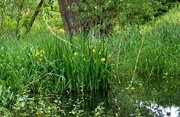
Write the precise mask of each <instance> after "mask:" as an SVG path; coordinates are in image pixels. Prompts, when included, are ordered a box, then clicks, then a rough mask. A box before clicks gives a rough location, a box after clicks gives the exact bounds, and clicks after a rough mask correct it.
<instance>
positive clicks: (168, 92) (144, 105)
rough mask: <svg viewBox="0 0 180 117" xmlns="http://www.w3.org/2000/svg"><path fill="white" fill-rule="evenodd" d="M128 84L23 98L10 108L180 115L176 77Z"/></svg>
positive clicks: (81, 115) (86, 114)
mask: <svg viewBox="0 0 180 117" xmlns="http://www.w3.org/2000/svg"><path fill="white" fill-rule="evenodd" d="M127 86H128V84H125V83H124V84H123V83H121V85H120V84H113V86H112V87H111V89H110V90H108V91H95V92H86V93H64V94H61V95H56V96H47V97H41V98H35V100H33V101H31V102H28V101H27V100H26V104H25V105H26V106H24V107H23V108H22V109H19V110H17V108H15V109H12V113H14V115H15V116H35V117H36V116H38V117H44V116H52V117H180V79H179V77H158V78H156V77H155V78H151V79H148V82H147V80H146V78H139V79H137V81H136V82H135V85H134V87H133V88H131V89H127V88H126V87H127ZM29 99H30V98H29ZM27 102H28V103H27ZM23 113H24V114H23ZM27 113H29V114H27Z"/></svg>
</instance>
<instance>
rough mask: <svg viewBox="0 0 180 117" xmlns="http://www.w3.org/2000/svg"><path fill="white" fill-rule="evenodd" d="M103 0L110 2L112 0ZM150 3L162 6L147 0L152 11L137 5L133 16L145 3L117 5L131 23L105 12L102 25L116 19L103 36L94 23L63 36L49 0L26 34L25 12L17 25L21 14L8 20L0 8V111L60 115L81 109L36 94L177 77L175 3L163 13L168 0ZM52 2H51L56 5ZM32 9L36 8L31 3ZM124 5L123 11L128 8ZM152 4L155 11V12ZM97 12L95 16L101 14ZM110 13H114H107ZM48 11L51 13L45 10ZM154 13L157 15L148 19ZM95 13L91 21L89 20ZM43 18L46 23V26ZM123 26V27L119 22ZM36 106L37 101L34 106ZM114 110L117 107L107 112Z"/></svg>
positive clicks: (130, 86)
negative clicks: (85, 29)
mask: <svg viewBox="0 0 180 117" xmlns="http://www.w3.org/2000/svg"><path fill="white" fill-rule="evenodd" d="M106 1H107V3H108V2H109V1H110V0H106ZM147 1H148V0H147ZM105 3H106V2H105ZM112 3H113V2H112ZM137 3H138V2H137ZM146 3H147V4H148V3H149V2H146ZM154 3H158V4H160V5H163V4H164V6H163V7H162V6H161V7H158V8H157V9H155V10H154V9H151V8H154V7H153V6H151V7H149V6H147V9H148V10H150V11H149V12H148V14H146V13H147V12H146V13H145V14H144V12H140V14H139V16H138V15H137V16H136V14H137V13H138V12H139V11H144V10H142V9H141V8H145V7H137V12H136V13H135V12H132V11H131V10H128V12H127V11H123V12H122V13H126V15H124V17H125V18H123V22H125V21H126V20H127V18H130V19H129V20H128V21H130V22H125V23H127V24H123V22H121V23H120V25H119V23H117V22H116V21H112V20H109V19H108V21H107V22H106V23H107V24H108V25H109V22H113V23H114V22H116V23H115V24H116V25H114V26H112V30H111V33H109V35H106V36H97V33H96V30H94V31H93V30H92V31H91V32H89V33H88V35H84V32H83V31H82V32H81V33H79V34H74V35H66V34H65V32H64V30H63V29H62V27H61V26H62V22H61V21H60V20H58V21H59V22H60V23H57V18H59V17H60V16H59V15H57V14H56V13H55V12H50V11H49V6H48V5H49V4H46V5H45V6H44V10H43V13H44V14H43V13H41V14H40V16H39V17H38V18H39V19H37V20H36V22H35V24H34V25H33V27H32V31H31V32H29V33H28V34H26V33H25V31H24V30H25V29H24V26H25V24H26V23H27V21H28V19H26V15H27V14H26V13H24V14H23V15H24V16H22V17H21V18H22V19H21V20H20V21H22V22H21V23H22V24H21V25H20V26H19V27H18V28H17V27H16V26H17V25H15V24H16V23H15V22H16V21H18V20H19V19H18V18H17V19H15V20H14V19H11V17H15V16H17V15H15V16H11V15H12V14H11V12H10V11H9V12H6V13H5V12H1V13H2V14H1V19H2V20H1V27H2V28H1V33H0V45H1V46H0V106H1V107H0V115H5V116H29V115H28V113H29V112H30V113H29V114H32V113H34V112H35V113H34V114H35V115H36V116H43V115H44V114H46V115H51V114H52V115H53V114H54V115H53V116H57V115H58V114H59V113H61V116H70V115H74V116H83V112H82V111H81V110H78V108H79V107H78V105H75V106H74V108H73V109H75V110H71V113H70V114H69V113H66V112H64V110H63V108H61V106H59V107H58V106H56V105H54V103H50V102H49V101H48V100H45V101H41V100H40V99H39V98H42V97H45V96H47V97H49V96H51V95H54V94H61V93H65V92H68V93H69V92H78V93H81V94H82V95H84V93H90V91H97V90H101V91H103V90H105V91H107V90H108V89H109V88H110V89H111V90H115V89H114V86H118V87H119V88H121V89H122V90H125V89H126V90H130V92H131V91H132V90H133V89H134V88H140V89H144V88H143V86H144V85H145V84H146V83H148V82H151V81H156V80H157V79H156V78H155V77H154V76H155V75H161V76H162V78H164V77H168V76H179V75H180V59H179V58H180V54H179V53H180V39H179V38H180V34H179V32H180V21H179V17H180V12H179V10H180V9H179V8H180V6H179V3H176V5H174V6H173V9H171V10H170V11H168V13H166V14H164V15H162V16H159V14H162V13H161V12H164V10H165V9H164V7H167V6H168V5H169V4H170V2H169V4H167V3H168V2H167V3H166V4H165V3H163V2H161V1H154ZM8 4H10V3H8ZM109 4H110V5H107V8H106V6H104V5H105V4H103V5H102V8H101V7H100V8H101V9H96V10H100V11H101V10H102V9H111V7H112V5H111V2H110V3H109ZM113 4H115V3H113ZM124 4H126V5H127V6H128V4H130V3H128V4H127V3H126V2H124ZM90 5H91V7H95V6H92V4H90ZM116 5H118V3H116ZM126 5H125V6H126ZM131 5H132V6H131ZM171 5H172V4H171ZM171 5H169V8H171V7H170V6H171ZM125 6H124V7H125ZM133 6H137V5H136V4H130V6H129V7H133ZM13 7H14V6H13ZM28 7H29V6H27V9H29V8H28ZM54 7H57V6H56V5H54ZM86 7H87V6H84V7H83V8H86ZM91 7H90V8H91ZM121 7H122V6H121ZM2 8H4V9H5V8H6V7H2ZM32 8H35V7H34V6H33V5H32ZM88 8H89V7H88ZM161 8H162V9H161ZM55 9H56V8H55ZM92 9H93V8H91V10H92ZM124 9H125V10H127V8H124ZM130 9H131V8H130ZM8 10H11V9H8ZM29 10H31V9H29ZM85 10H89V9H85ZM91 10H90V11H91ZM96 10H95V11H96ZM152 10H153V11H157V12H156V13H154V12H152ZM166 10H168V9H166ZM100 11H99V12H97V13H99V14H97V15H100V14H101V13H100ZM14 12H15V11H14ZM45 12H47V13H45ZM15 13H18V11H17V12H15ZM28 13H30V12H28ZM93 13H95V12H92V14H90V15H93V16H94V17H93V18H94V19H96V17H95V15H94V14H93ZM108 13H110V15H113V13H111V12H108ZM149 13H150V14H149ZM10 14H11V15H10ZM51 15H55V16H52V17H50V16H51ZM46 16H48V18H47V19H48V20H47V21H46V20H45V22H42V21H41V20H40V19H41V18H43V17H46ZM130 16H133V17H136V18H133V17H130ZM141 16H142V17H146V18H147V17H148V18H147V19H146V18H142V17H141ZM154 16H155V17H156V16H159V17H157V18H152V19H151V18H150V17H154ZM54 17H56V19H54ZM98 17H99V16H98ZM106 17H107V16H106ZM109 17H110V16H109ZM116 17H118V15H116ZM83 18H85V19H86V18H87V17H83ZM93 18H92V19H90V20H94V19H93ZM131 18H132V19H131ZM142 19H143V21H141V20H142ZM10 21H12V22H11V23H10ZM83 21H85V20H83ZM150 21H151V22H150ZM90 22H92V23H94V22H95V21H90ZM137 22H138V23H137ZM140 22H141V23H140ZM145 22H146V23H145ZM47 23H48V24H47ZM122 24H123V25H122ZM130 24H131V25H130ZM49 25H50V26H51V27H48V26H49ZM124 25H125V26H126V28H124V27H123V26H124ZM9 26H10V27H9ZM100 27H101V26H100ZM101 28H103V27H101ZM106 28H107V27H106ZM14 31H20V32H18V34H20V35H21V38H19V40H17V35H16V34H15V33H14ZM54 32H55V33H56V34H54ZM140 76H141V77H142V76H143V78H140ZM158 80H159V79H158ZM167 81H168V80H167ZM177 82H178V81H177ZM115 88H116V87H115ZM116 90H118V89H116ZM34 95H39V96H40V97H36V96H34ZM122 95H123V94H122ZM82 97H83V96H82ZM126 98H127V97H126ZM128 99H129V98H128ZM36 102H38V103H36ZM77 103H79V102H77ZM112 103H114V108H115V106H116V107H118V106H119V105H117V104H118V102H115V101H114V102H112ZM124 103H126V101H124ZM58 104H59V103H58ZM47 105H48V106H47ZM103 105H104V104H103V103H101V104H100V105H99V106H97V108H95V110H94V115H93V116H97V117H99V116H101V114H104V110H103ZM39 107H41V108H40V109H38V108H39ZM133 109H134V108H133V107H132V110H133ZM136 109H137V108H136ZM30 110H31V111H30ZM58 110H59V111H60V112H58ZM115 110H116V108H115V109H114V110H113V112H114V111H115ZM19 113H21V114H19ZM115 113H116V114H115V115H113V116H122V115H121V113H118V111H115ZM134 113H136V112H134ZM106 114H110V115H111V114H113V113H112V112H109V113H106ZM111 116H112V115H111Z"/></svg>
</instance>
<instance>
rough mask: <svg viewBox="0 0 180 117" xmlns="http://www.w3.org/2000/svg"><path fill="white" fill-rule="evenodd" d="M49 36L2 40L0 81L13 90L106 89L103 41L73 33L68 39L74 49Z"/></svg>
mask: <svg viewBox="0 0 180 117" xmlns="http://www.w3.org/2000/svg"><path fill="white" fill-rule="evenodd" d="M41 37H44V38H41ZM31 38H32V37H31ZM50 38H52V37H51V36H50V35H49V37H48V35H47V34H45V33H42V34H41V36H39V38H38V37H36V40H34V41H32V42H27V41H25V40H21V41H15V40H14V41H13V40H11V41H10V42H9V41H5V42H4V43H3V44H2V47H1V51H0V53H1V54H0V58H1V59H0V62H1V66H0V69H1V70H0V74H2V75H1V80H2V81H6V85H7V86H11V89H12V90H13V91H20V90H22V89H24V88H29V89H30V90H31V91H32V92H39V93H40V92H42V90H43V92H46V93H52V92H54V93H58V92H61V91H64V90H65V89H69V90H71V91H72V90H73V91H86V90H98V89H107V87H108V86H107V85H108V81H107V79H108V78H110V76H109V72H110V71H109V70H110V66H109V62H108V58H107V49H106V48H105V44H106V43H105V42H103V43H101V42H102V41H99V40H95V39H93V40H90V39H86V40H85V39H84V38H83V37H82V36H79V37H77V36H75V37H74V38H73V39H72V40H71V42H72V44H73V45H75V46H77V48H76V47H73V46H70V45H68V44H64V43H61V42H60V41H59V40H58V39H50ZM69 41H70V40H69ZM36 43H37V44H36Z"/></svg>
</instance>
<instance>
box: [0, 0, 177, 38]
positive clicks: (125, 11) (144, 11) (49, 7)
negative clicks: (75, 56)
mask: <svg viewBox="0 0 180 117" xmlns="http://www.w3.org/2000/svg"><path fill="white" fill-rule="evenodd" d="M175 1H176V0H153V1H152V0H128V1H127V0H116V1H114V0H103V1H102V0H58V2H57V1H55V0H35V1H34V0H25V1H22V0H19V1H13V0H2V1H1V2H0V6H1V7H0V13H1V14H0V19H1V21H0V27H1V28H0V33H1V34H4V33H7V34H14V35H16V37H18V38H20V36H21V35H24V34H26V33H27V32H29V31H30V29H31V27H32V25H33V23H34V21H35V18H36V17H37V15H38V13H39V12H40V16H38V17H37V18H38V20H37V22H41V23H42V17H43V16H44V15H46V16H47V17H48V19H49V23H50V24H51V25H53V27H56V28H58V29H59V28H62V22H61V20H62V21H63V24H64V28H65V31H66V32H67V33H70V34H72V33H73V32H78V31H80V30H83V31H84V32H85V33H93V34H96V35H101V34H108V33H109V32H111V31H114V30H115V29H117V28H123V29H125V28H126V27H127V26H128V25H136V26H139V25H141V24H144V23H146V22H148V21H151V20H153V19H154V17H156V16H159V15H161V14H162V13H164V12H166V11H167V10H168V9H169V8H170V7H171V5H172V3H173V2H175ZM42 5H43V9H44V11H43V12H42V10H41V9H40V8H41V6H42ZM58 7H59V8H58ZM59 10H60V13H61V17H60V16H59V15H57V12H59ZM53 19H56V20H53ZM57 19H58V20H57ZM58 22H59V23H58ZM38 26H39V25H38ZM33 30H35V29H33Z"/></svg>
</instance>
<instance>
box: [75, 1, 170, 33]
mask: <svg viewBox="0 0 180 117" xmlns="http://www.w3.org/2000/svg"><path fill="white" fill-rule="evenodd" d="M169 4H170V3H169V2H167V3H166V2H164V1H160V0H153V1H152V0H133V1H129V0H128V1H127V0H116V1H115V0H114V1H112V0H105V1H100V0H96V1H94V0H81V1H80V3H79V6H78V7H75V8H74V9H75V10H76V11H78V12H79V11H80V13H81V15H80V18H79V19H80V22H81V23H82V28H83V29H84V31H89V30H91V29H92V30H93V32H95V34H98V35H99V34H103V33H105V34H107V33H109V31H112V29H113V28H114V26H116V25H119V26H120V27H123V28H125V27H126V26H127V25H129V24H131V25H132V24H136V25H140V24H144V23H146V22H148V21H151V20H153V19H154V17H156V16H159V15H160V14H162V12H165V11H167V10H168V5H169Z"/></svg>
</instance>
